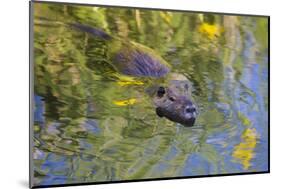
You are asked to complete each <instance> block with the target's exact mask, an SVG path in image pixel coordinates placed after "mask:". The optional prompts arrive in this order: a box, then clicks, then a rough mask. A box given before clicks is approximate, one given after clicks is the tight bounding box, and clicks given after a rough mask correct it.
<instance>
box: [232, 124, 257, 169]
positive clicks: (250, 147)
mask: <svg viewBox="0 0 281 189" xmlns="http://www.w3.org/2000/svg"><path fill="white" fill-rule="evenodd" d="M241 139H242V141H241V143H240V144H238V145H236V146H235V147H234V152H233V154H232V156H233V157H234V158H236V159H237V160H239V161H240V162H241V164H242V165H243V168H244V169H249V167H250V166H251V162H250V161H251V160H252V158H253V157H254V156H255V153H254V149H255V147H256V145H257V131H256V129H250V128H248V129H246V130H245V131H244V132H243V134H242V136H241Z"/></svg>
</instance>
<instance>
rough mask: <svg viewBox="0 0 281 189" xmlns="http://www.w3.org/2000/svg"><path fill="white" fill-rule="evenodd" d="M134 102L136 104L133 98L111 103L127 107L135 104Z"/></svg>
mask: <svg viewBox="0 0 281 189" xmlns="http://www.w3.org/2000/svg"><path fill="white" fill-rule="evenodd" d="M136 102H137V99H135V98H131V99H127V100H117V101H113V103H114V104H115V105H117V106H128V105H132V104H135V103H136Z"/></svg>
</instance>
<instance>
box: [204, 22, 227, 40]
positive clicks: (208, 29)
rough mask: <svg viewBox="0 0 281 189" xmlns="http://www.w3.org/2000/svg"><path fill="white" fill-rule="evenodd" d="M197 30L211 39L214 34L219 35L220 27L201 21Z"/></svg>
mask: <svg viewBox="0 0 281 189" xmlns="http://www.w3.org/2000/svg"><path fill="white" fill-rule="evenodd" d="M199 32H200V33H202V34H205V35H207V36H208V38H210V39H213V38H214V37H215V36H220V33H221V32H222V29H221V28H220V27H219V26H218V25H215V24H208V23H202V24H201V25H200V26H199Z"/></svg>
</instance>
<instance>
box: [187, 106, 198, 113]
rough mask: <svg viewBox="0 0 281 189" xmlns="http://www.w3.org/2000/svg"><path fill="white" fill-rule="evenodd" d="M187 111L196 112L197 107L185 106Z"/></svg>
mask: <svg viewBox="0 0 281 189" xmlns="http://www.w3.org/2000/svg"><path fill="white" fill-rule="evenodd" d="M185 112H186V113H196V108H195V107H194V106H187V107H186V108H185Z"/></svg>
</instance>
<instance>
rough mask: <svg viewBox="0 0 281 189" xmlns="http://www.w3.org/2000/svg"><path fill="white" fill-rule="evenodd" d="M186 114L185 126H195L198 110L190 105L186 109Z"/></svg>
mask: <svg viewBox="0 0 281 189" xmlns="http://www.w3.org/2000/svg"><path fill="white" fill-rule="evenodd" d="M184 112H185V119H186V120H185V125H186V126H193V125H194V123H195V120H196V117H197V109H196V107H195V105H193V104H189V105H187V106H186V107H185V109H184Z"/></svg>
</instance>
